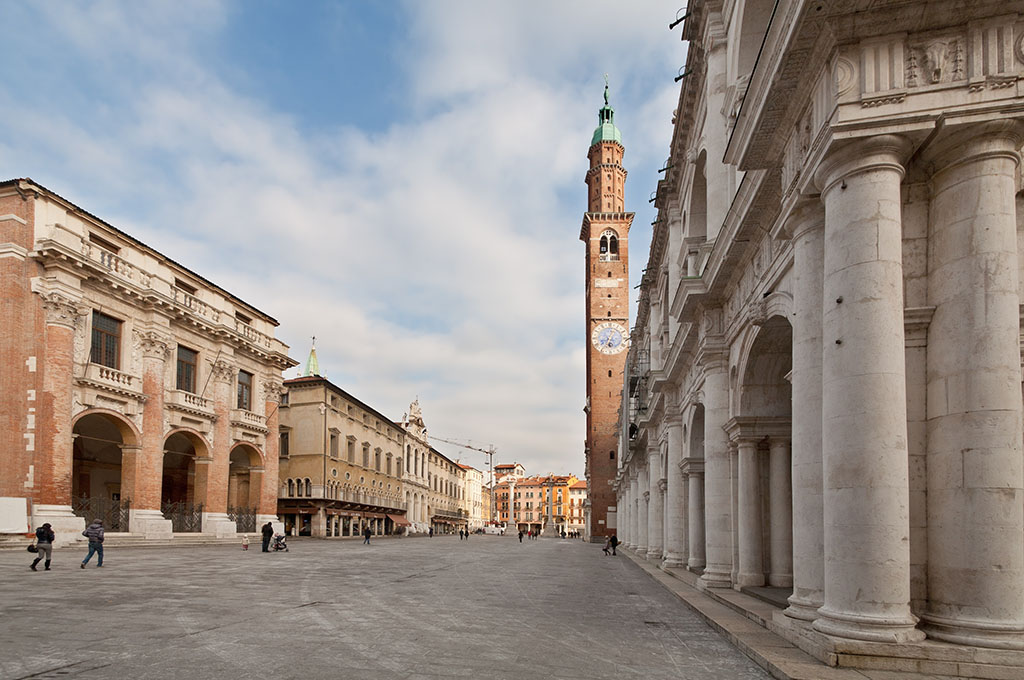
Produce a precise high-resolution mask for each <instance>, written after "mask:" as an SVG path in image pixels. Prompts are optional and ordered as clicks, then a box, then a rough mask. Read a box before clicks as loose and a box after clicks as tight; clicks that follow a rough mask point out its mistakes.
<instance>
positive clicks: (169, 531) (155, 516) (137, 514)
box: [128, 509, 174, 538]
mask: <svg viewBox="0 0 1024 680" xmlns="http://www.w3.org/2000/svg"><path fill="white" fill-rule="evenodd" d="M128 530H129V531H131V532H132V533H133V534H141V535H142V536H144V537H145V538H171V537H173V535H174V529H173V528H172V527H171V520H169V519H165V518H164V516H163V515H162V514H161V513H160V511H159V510H135V509H129V510H128Z"/></svg>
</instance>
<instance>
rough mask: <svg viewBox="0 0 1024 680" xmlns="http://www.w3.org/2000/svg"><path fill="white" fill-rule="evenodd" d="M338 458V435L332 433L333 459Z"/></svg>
mask: <svg viewBox="0 0 1024 680" xmlns="http://www.w3.org/2000/svg"><path fill="white" fill-rule="evenodd" d="M337 457H338V435H337V434H335V433H334V432H332V433H331V458H337Z"/></svg>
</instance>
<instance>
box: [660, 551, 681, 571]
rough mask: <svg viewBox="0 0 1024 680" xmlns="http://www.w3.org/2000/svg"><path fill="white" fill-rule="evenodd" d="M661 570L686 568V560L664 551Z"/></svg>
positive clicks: (678, 555)
mask: <svg viewBox="0 0 1024 680" xmlns="http://www.w3.org/2000/svg"><path fill="white" fill-rule="evenodd" d="M661 566H662V568H665V569H668V568H680V567H685V566H686V558H685V557H684V556H682V555H680V554H679V553H676V552H672V551H671V550H666V551H665V561H664V562H662V563H661Z"/></svg>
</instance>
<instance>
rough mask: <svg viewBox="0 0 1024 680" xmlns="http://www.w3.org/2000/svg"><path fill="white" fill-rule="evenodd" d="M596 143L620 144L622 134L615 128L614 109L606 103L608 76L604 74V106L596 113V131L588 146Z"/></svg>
mask: <svg viewBox="0 0 1024 680" xmlns="http://www.w3.org/2000/svg"><path fill="white" fill-rule="evenodd" d="M598 142H618V143H619V144H622V133H621V132H619V128H617V127H615V109H613V108H612V107H611V105H610V104H609V103H608V74H607V73H605V74H604V106H602V107H601V108H600V110H598V112H597V129H596V130H594V136H593V138H592V139H591V140H590V146H594V145H595V144H597V143H598Z"/></svg>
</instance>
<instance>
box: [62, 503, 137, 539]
mask: <svg viewBox="0 0 1024 680" xmlns="http://www.w3.org/2000/svg"><path fill="white" fill-rule="evenodd" d="M130 507H131V501H130V500H129V499H128V498H122V499H120V500H116V501H115V500H112V499H110V498H87V497H85V496H82V497H80V498H73V499H71V511H72V512H74V513H75V514H76V515H77V516H79V517H84V518H85V520H86V523H88V522H91V521H92V520H94V519H101V520H103V528H104V529H105V530H106V531H128V510H129V508H130Z"/></svg>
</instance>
